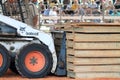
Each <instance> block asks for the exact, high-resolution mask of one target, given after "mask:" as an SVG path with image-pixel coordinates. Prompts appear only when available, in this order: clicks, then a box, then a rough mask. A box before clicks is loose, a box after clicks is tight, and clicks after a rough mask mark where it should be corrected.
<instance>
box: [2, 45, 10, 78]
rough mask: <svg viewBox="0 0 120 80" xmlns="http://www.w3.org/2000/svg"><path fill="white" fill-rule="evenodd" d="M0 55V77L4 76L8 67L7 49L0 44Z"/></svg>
mask: <svg viewBox="0 0 120 80" xmlns="http://www.w3.org/2000/svg"><path fill="white" fill-rule="evenodd" d="M0 54H1V55H2V58H3V63H2V66H1V67H0V76H2V75H4V74H5V72H6V71H7V70H8V68H9V66H10V55H9V53H8V51H7V49H6V48H5V47H4V46H2V45H1V44H0Z"/></svg>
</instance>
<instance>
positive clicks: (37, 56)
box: [25, 51, 45, 72]
mask: <svg viewBox="0 0 120 80" xmlns="http://www.w3.org/2000/svg"><path fill="white" fill-rule="evenodd" d="M25 66H26V68H27V69H28V70H29V71H32V72H38V71H40V70H42V69H43V68H44V66H45V56H44V55H43V54H42V53H41V52H39V51H31V52H29V53H27V55H26V57H25Z"/></svg>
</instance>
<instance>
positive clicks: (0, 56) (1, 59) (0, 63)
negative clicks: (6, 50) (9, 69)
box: [0, 53, 3, 67]
mask: <svg viewBox="0 0 120 80" xmlns="http://www.w3.org/2000/svg"><path fill="white" fill-rule="evenodd" d="M2 64H3V56H2V55H1V53H0V67H1V66H2Z"/></svg>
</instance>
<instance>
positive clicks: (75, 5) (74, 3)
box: [71, 0, 79, 14]
mask: <svg viewBox="0 0 120 80" xmlns="http://www.w3.org/2000/svg"><path fill="white" fill-rule="evenodd" d="M78 7H79V4H78V0H74V2H73V4H72V7H71V10H73V12H74V13H73V14H75V13H77V10H78Z"/></svg>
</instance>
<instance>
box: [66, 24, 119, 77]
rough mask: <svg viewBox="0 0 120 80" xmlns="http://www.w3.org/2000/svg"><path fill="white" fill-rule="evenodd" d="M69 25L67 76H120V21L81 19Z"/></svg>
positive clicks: (67, 35)
mask: <svg viewBox="0 0 120 80" xmlns="http://www.w3.org/2000/svg"><path fill="white" fill-rule="evenodd" d="M70 27H71V28H70ZM70 27H69V28H70V29H69V30H66V33H67V34H66V39H67V43H66V44H67V47H66V48H67V72H68V77H72V78H99V77H100V78H102V77H104V78H118V77H119V78H120V25H119V24H95V23H87V24H85V23H80V24H71V25H70Z"/></svg>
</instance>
